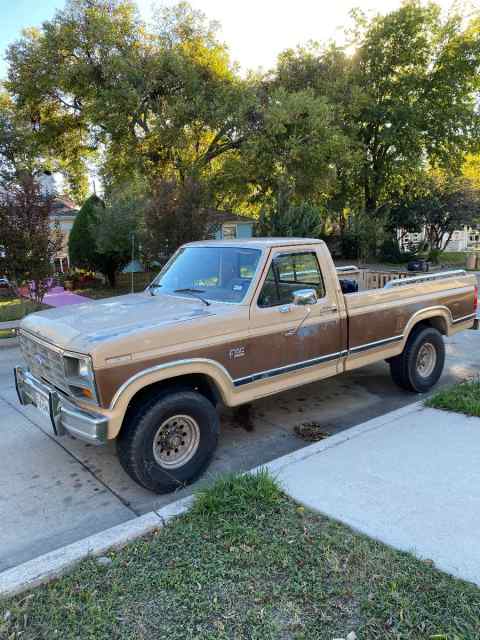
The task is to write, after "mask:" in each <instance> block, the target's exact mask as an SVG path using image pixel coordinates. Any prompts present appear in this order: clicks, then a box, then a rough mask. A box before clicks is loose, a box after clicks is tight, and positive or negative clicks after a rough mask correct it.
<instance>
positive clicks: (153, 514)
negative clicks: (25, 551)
mask: <svg viewBox="0 0 480 640" xmlns="http://www.w3.org/2000/svg"><path fill="white" fill-rule="evenodd" d="M193 500H194V497H193V496H188V497H186V498H182V499H181V500H177V501H176V502H172V503H171V504H168V505H166V506H165V507H163V508H162V509H159V510H158V511H150V512H149V513H146V514H145V515H143V516H139V517H138V518H134V519H132V520H128V521H127V522H124V523H122V524H119V525H117V526H115V527H111V528H110V529H106V530H105V531H100V532H99V533H95V534H93V535H91V536H88V537H87V538H84V539H83V540H79V541H78V542H73V543H72V544H69V545H66V546H65V547H61V548H60V549H56V550H55V551H50V552H49V553H46V554H44V555H43V556H39V557H38V558H34V559H33V560H29V561H28V562H24V563H23V564H20V565H18V567H13V568H12V569H7V571H3V572H2V573H0V598H9V597H12V596H15V595H18V594H19V593H22V592H23V591H26V590H27V589H33V588H34V587H38V586H39V585H41V584H45V583H46V582H50V581H51V580H54V579H56V578H59V577H60V576H62V575H64V574H65V573H67V572H68V571H70V570H71V569H72V568H73V567H74V566H75V565H76V564H78V563H79V562H80V561H81V560H84V559H85V558H88V557H95V556H99V555H102V554H103V553H106V552H107V551H109V550H110V549H121V548H122V547H124V546H125V545H126V544H128V543H129V542H132V541H133V540H135V539H137V538H140V537H142V536H145V535H147V534H148V533H151V532H152V531H156V530H158V529H161V528H162V527H164V526H165V525H166V524H167V523H168V522H169V521H170V520H172V519H173V518H176V517H178V516H180V515H182V514H183V513H185V511H188V509H189V508H190V507H191V505H192V503H193Z"/></svg>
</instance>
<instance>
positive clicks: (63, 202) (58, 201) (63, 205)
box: [50, 197, 79, 273]
mask: <svg viewBox="0 0 480 640" xmlns="http://www.w3.org/2000/svg"><path fill="white" fill-rule="evenodd" d="M78 211H79V210H78V209H77V208H76V206H75V204H74V203H73V202H72V201H71V200H70V199H69V198H65V197H61V198H54V200H53V202H52V207H51V209H50V221H51V223H52V226H53V225H54V224H55V223H56V222H57V221H58V223H59V226H60V232H61V234H62V248H61V249H60V251H58V252H57V254H56V256H55V258H54V261H53V262H54V267H55V271H56V272H57V273H64V272H65V271H68V270H69V268H70V261H69V257H68V238H69V236H70V231H71V230H72V227H73V223H74V222H75V217H76V215H77V213H78Z"/></svg>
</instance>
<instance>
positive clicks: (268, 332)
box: [249, 246, 342, 379]
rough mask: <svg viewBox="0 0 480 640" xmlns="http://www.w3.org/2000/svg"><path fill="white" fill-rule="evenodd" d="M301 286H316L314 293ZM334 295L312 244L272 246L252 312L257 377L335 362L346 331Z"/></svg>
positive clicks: (312, 287) (251, 339) (253, 358)
mask: <svg viewBox="0 0 480 640" xmlns="http://www.w3.org/2000/svg"><path fill="white" fill-rule="evenodd" d="M301 290H303V291H305V290H313V292H314V296H313V299H311V296H308V295H307V296H305V295H304V296H298V295H297V296H295V295H294V294H295V292H298V291H301ZM313 292H312V293H313ZM335 295H336V294H335V292H330V293H329V292H327V290H326V288H325V284H324V279H323V276H322V273H321V269H320V265H319V261H318V256H317V253H316V251H313V250H312V248H311V246H310V247H308V248H306V249H305V248H301V247H299V248H298V249H297V248H295V250H288V251H285V249H282V250H280V249H278V250H275V251H273V252H272V256H271V260H270V264H269V266H268V268H267V270H266V275H265V277H264V280H263V282H262V284H261V285H260V287H259V288H258V290H257V294H256V296H255V297H254V299H253V301H252V307H251V312H250V340H249V343H250V344H251V345H252V346H251V349H250V355H251V368H252V370H254V374H256V376H255V379H262V378H269V377H273V376H277V375H282V374H286V373H291V372H293V371H296V370H301V369H305V368H308V367H311V366H315V367H320V368H322V367H326V368H330V369H331V367H332V366H334V367H336V366H337V362H338V359H339V357H341V355H342V353H341V345H342V331H341V322H340V318H339V314H338V311H337V307H336V297H335ZM302 298H303V299H302ZM299 301H300V303H299ZM305 301H307V302H308V303H307V304H305Z"/></svg>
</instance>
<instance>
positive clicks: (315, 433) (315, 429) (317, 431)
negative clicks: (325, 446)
mask: <svg viewBox="0 0 480 640" xmlns="http://www.w3.org/2000/svg"><path fill="white" fill-rule="evenodd" d="M293 430H294V431H295V433H296V434H297V436H299V437H300V438H302V439H303V440H307V441H308V442H318V441H319V440H323V439H324V438H328V436H329V435H330V434H329V433H327V432H326V431H322V425H321V424H319V423H318V422H315V421H313V420H312V421H310V422H302V423H301V424H296V425H295V426H294V427H293Z"/></svg>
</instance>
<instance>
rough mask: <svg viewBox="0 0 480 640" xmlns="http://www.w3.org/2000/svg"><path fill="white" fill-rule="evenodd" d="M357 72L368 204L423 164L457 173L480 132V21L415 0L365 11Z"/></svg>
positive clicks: (384, 199) (383, 198) (372, 208)
mask: <svg viewBox="0 0 480 640" xmlns="http://www.w3.org/2000/svg"><path fill="white" fill-rule="evenodd" d="M358 18H359V19H358V21H357V26H358V31H359V34H358V48H357V51H356V54H355V55H354V57H353V60H352V64H353V69H352V79H353V80H354V82H355V84H356V85H357V87H358V90H359V93H360V100H359V102H358V103H357V105H356V111H355V112H354V113H352V114H351V116H352V119H353V121H354V122H355V124H356V128H357V130H358V135H359V140H360V142H361V144H362V148H363V161H362V173H361V183H362V188H363V195H364V203H365V210H366V212H367V213H368V214H369V215H377V214H378V213H380V212H381V210H382V206H383V205H384V204H386V203H388V200H389V193H390V187H391V183H392V180H393V181H395V180H396V179H397V177H398V176H399V175H402V174H403V173H405V171H409V170H410V169H411V167H412V165H418V164H420V163H421V162H422V161H423V160H424V158H425V157H427V158H428V159H429V162H430V164H431V165H433V166H437V165H438V166H440V167H442V168H444V169H445V170H447V171H449V172H451V173H453V172H454V171H455V170H458V169H459V167H460V165H461V163H462V161H463V156H464V154H465V152H466V151H468V150H469V149H470V148H472V146H475V144H476V141H477V139H478V125H479V117H478V113H477V109H476V100H475V91H476V89H477V77H478V76H477V74H478V69H479V63H480V38H479V32H478V28H477V25H476V24H475V23H471V24H470V25H467V26H466V27H464V26H463V25H464V20H463V18H462V16H461V15H459V14H453V13H451V14H449V16H448V17H447V18H446V19H445V20H442V18H441V11H440V7H439V6H438V5H436V4H434V3H430V4H427V5H422V4H421V3H420V2H419V0H408V1H407V2H404V3H403V4H402V6H401V7H400V8H399V9H398V10H396V11H393V12H391V13H389V14H387V15H385V16H377V17H376V18H374V19H373V20H372V21H371V22H367V21H365V20H364V19H362V17H360V16H359V17H358Z"/></svg>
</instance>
